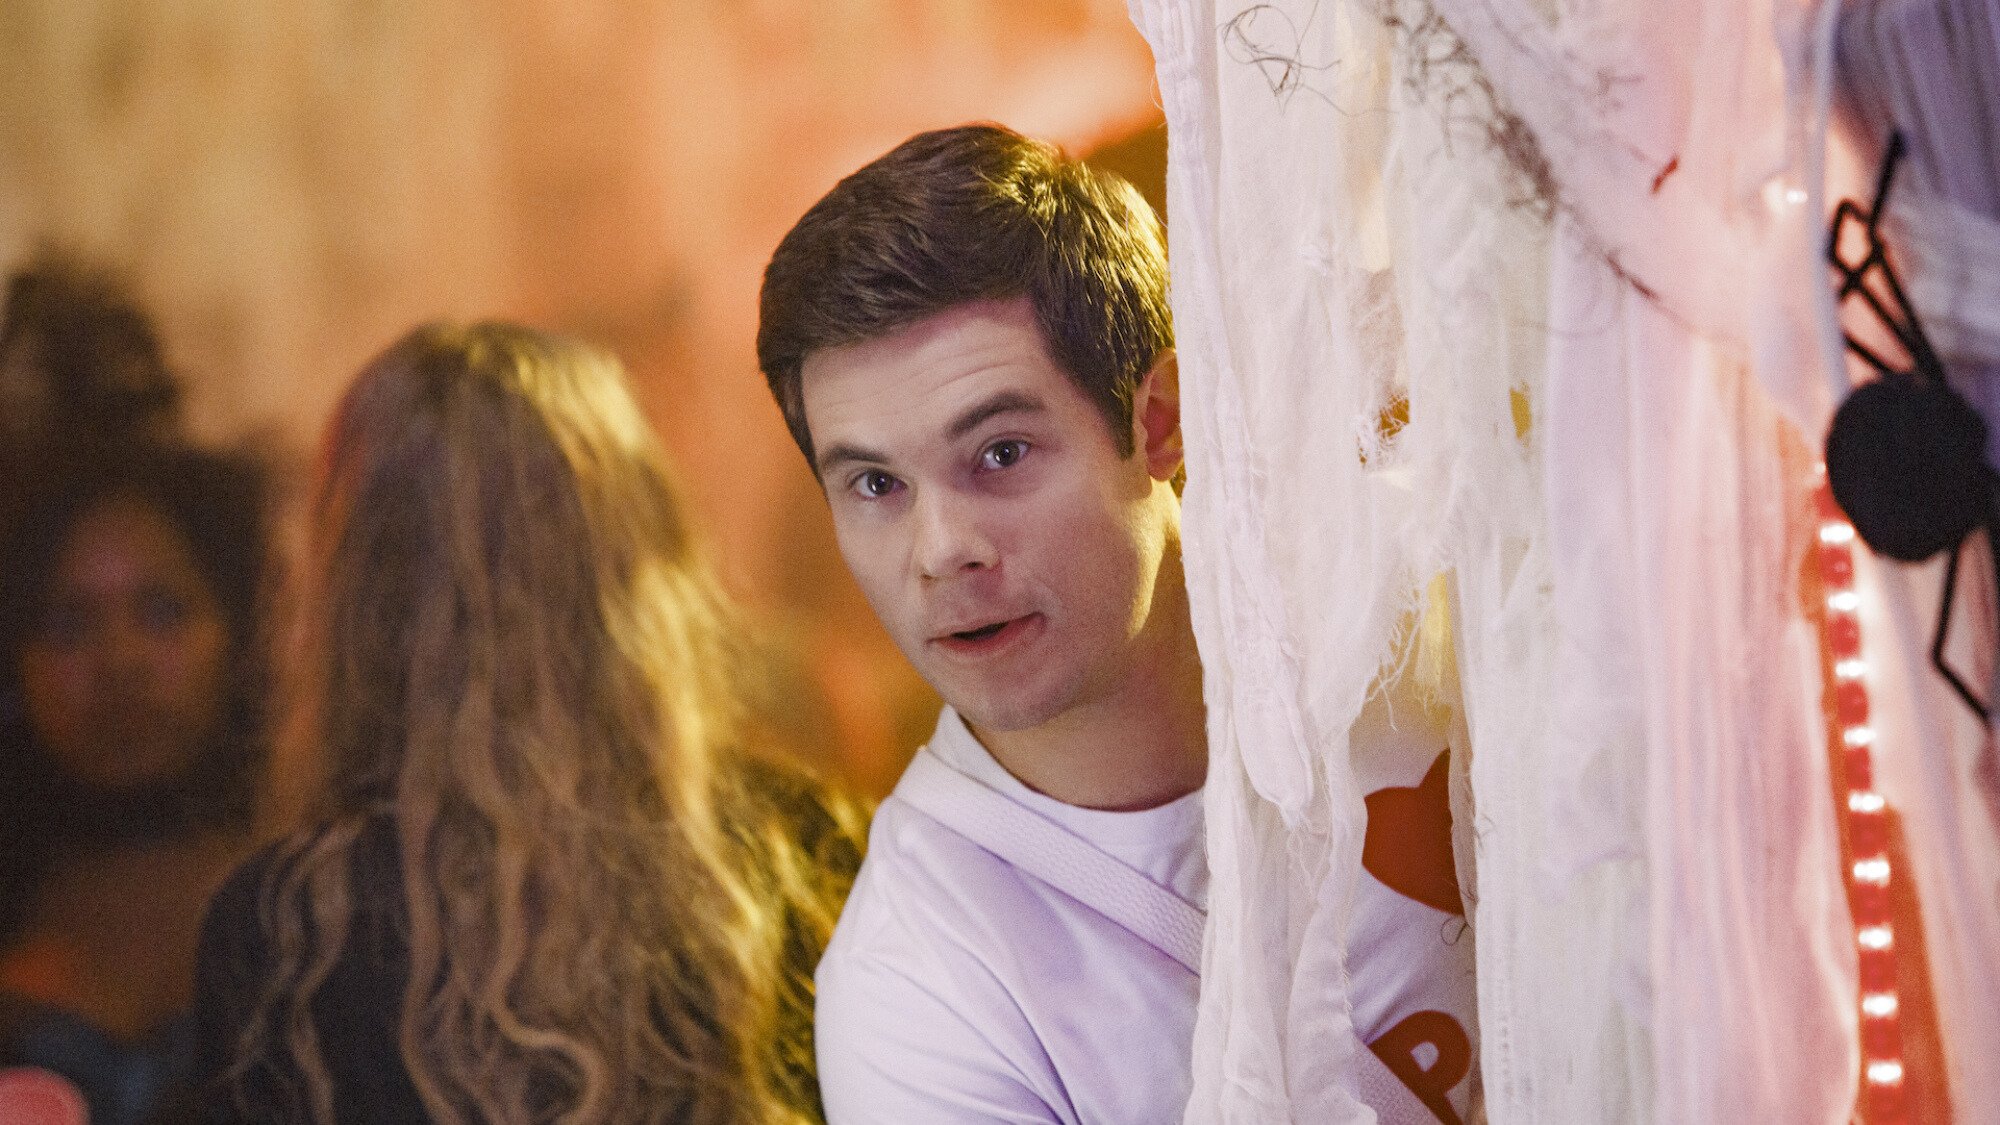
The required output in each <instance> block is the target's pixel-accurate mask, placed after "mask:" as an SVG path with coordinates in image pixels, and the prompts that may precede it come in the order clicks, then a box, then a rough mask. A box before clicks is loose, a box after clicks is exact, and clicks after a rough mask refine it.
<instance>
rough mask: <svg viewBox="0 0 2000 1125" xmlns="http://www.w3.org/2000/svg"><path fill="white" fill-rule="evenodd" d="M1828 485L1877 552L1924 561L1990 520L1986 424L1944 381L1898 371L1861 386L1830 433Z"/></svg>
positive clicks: (1843, 406) (1838, 413)
mask: <svg viewBox="0 0 2000 1125" xmlns="http://www.w3.org/2000/svg"><path fill="white" fill-rule="evenodd" d="M1826 475H1827V483H1828V484H1830V485H1831V486H1832V487H1833V498H1834V499H1835V500H1836V501H1838V502H1839V503H1840V507H1841V510H1842V511H1844V512H1846V513H1847V518H1848V519H1850V520H1852V521H1854V530H1855V531H1856V532H1858V533H1859V534H1860V536H1861V538H1862V540H1863V541H1865V542H1866V543H1867V544H1868V545H1869V546H1870V547H1873V548H1874V549H1875V551H1876V552H1877V553H1878V554H1883V555H1887V556H1888V557H1890V558H1892V559H1901V560H1903V561H1904V562H1922V561H1923V560H1925V559H1927V558H1930V557H1931V556H1932V555H1935V554H1937V553H1938V552H1939V551H1943V550H1947V549H1949V548H1953V547H1956V546H1958V544H1959V543H1961V542H1963V541H1964V539H1965V537H1966V536H1967V535H1969V534H1970V533H1971V532H1972V530H1973V529H1974V528H1975V527H1978V526H1979V525H1980V524H1982V523H1984V522H1985V520H1986V518H1987V513H1988V511H1989V510H1990V507H1991V504H1992V496H1993V483H1992V482H1993V473H1992V470H1990V469H1988V468H1987V466H1986V423H1985V422H1983V421H1981V420H1980V417H1979V412H1978V411H1976V410H1974V409H1973V408H1972V404H1971V403H1968V402H1966V401H1965V399H1964V398H1963V397H1961V396H1960V395H1959V393H1958V392H1957V391H1954V390H1952V389H1951V388H1950V387H1948V386H1945V385H1944V384H1942V383H1937V382H1930V381H1923V380H1919V379H1917V378H1915V377H1912V376H1907V375H1891V376H1888V377H1886V378H1883V379H1879V380H1877V381H1875V382H1873V383H1868V384H1865V385H1863V386H1861V387H1857V388H1856V389H1855V390H1854V393H1852V394H1850V395H1848V396H1847V401H1846V402H1843V403H1841V404H1840V409H1839V410H1838V411H1836V412H1835V413H1834V416H1833V426H1832V428H1830V429H1829V430H1828V431H1827V435H1826Z"/></svg>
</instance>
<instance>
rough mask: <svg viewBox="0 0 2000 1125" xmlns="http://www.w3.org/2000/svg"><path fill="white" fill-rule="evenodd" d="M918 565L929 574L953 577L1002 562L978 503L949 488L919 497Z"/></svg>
mask: <svg viewBox="0 0 2000 1125" xmlns="http://www.w3.org/2000/svg"><path fill="white" fill-rule="evenodd" d="M916 516H917V544H916V558H917V568H918V570H919V572H920V573H922V575H923V576H924V577H925V578H949V577H952V576H953V575H958V574H964V573H966V572H968V571H974V570H985V569H988V568H990V567H992V566H994V565H995V564H996V563H998V562H999V561H1000V560H999V556H998V554H997V552H995V550H994V547H993V540H992V538H991V537H990V536H988V535H987V534H986V530H985V528H984V525H983V523H982V521H981V519H980V518H979V512H978V510H977V507H976V505H974V504H973V503H971V502H970V501H969V500H967V499H966V498H964V497H962V496H958V495H956V494H954V493H952V492H951V491H949V490H946V489H933V490H931V491H930V494H929V495H928V496H923V497H919V498H918V501H917V512H916Z"/></svg>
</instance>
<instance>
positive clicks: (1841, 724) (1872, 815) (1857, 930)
mask: <svg viewBox="0 0 2000 1125" xmlns="http://www.w3.org/2000/svg"><path fill="white" fill-rule="evenodd" d="M1816 501H1817V509H1818V515H1819V543H1818V563H1819V578H1820V583H1821V589H1822V591H1823V592H1824V594H1825V597H1826V612H1825V616H1824V617H1823V618H1822V631H1821V644H1822V645H1823V646H1824V649H1825V653H1826V657H1827V659H1828V661H1829V662H1830V664H1831V666H1832V671H1833V676H1832V683H1831V685H1830V686H1831V689H1832V700H1831V707H1830V708H1829V711H1830V715H1831V718H1832V721H1833V724H1834V726H1833V730H1834V737H1835V738H1836V740H1837V749H1838V752H1839V754H1840V756H1841V761H1842V764H1843V766H1844V767H1845V768H1844V770H1843V775H1844V779H1845V784H1846V789H1847V793H1846V801H1845V809H1844V810H1843V811H1844V813H1845V823H1846V835H1847V840H1848V845H1849V854H1850V855H1851V857H1852V859H1851V862H1852V867H1851V868H1850V870H1849V872H1848V887H1847V895H1848V907H1849V910H1850V912H1851V914H1852V916H1853V919H1854V943H1855V946H1856V952H1857V954H1858V956H1859V962H1860V980H1861V1000H1860V1012H1859V1017H1858V1018H1859V1019H1860V1024H1861V1078H1862V1094H1861V1096H1862V1102H1863V1109H1864V1112H1865V1114H1866V1118H1867V1120H1868V1122H1869V1123H1870V1125H1890V1123H1893V1122H1901V1121H1904V1120H1907V1116H1908V1110H1907V1100H1906V1098H1905V1095H1904V1085H1903V1031H1902V1024H1901V1021H1900V1016H1899V1009H1900V1007H1901V1003H1900V1000H1899V998H1898V996H1897V991H1896V931H1895V926H1894V922H1893V918H1894V907H1893V899H1892V897H1891V889H1892V881H1893V880H1894V879H1895V877H1896V872H1895V870H1894V868H1893V867H1892V866H1891V864H1890V862H1889V837H1890V830H1889V802H1888V800H1887V799H1886V798H1885V797H1883V795H1882V794H1881V792H1880V791H1878V790H1877V789H1876V788H1875V746H1876V736H1875V728H1874V727H1873V726H1872V725H1871V724H1870V721H1869V706H1868V662H1867V660H1866V658H1865V657H1864V655H1863V652H1864V650H1863V647H1862V636H1861V618H1860V609H1861V596H1860V594H1859V593H1858V592H1857V591H1856V589H1855V569H1854V540H1855V534H1854V525H1853V524H1851V523H1849V522H1848V520H1847V517H1846V516H1845V515H1844V514H1843V513H1842V512H1841V510H1840V507H1839V505H1837V504H1836V503H1835V502H1834V499H1833V492H1832V490H1831V489H1829V488H1828V487H1827V485H1826V482H1825V475H1824V472H1822V474H1821V480H1820V483H1819V487H1818V490H1817V493H1816Z"/></svg>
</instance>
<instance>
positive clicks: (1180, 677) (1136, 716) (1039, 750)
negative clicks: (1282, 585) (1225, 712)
mask: <svg viewBox="0 0 2000 1125" xmlns="http://www.w3.org/2000/svg"><path fill="white" fill-rule="evenodd" d="M1159 581H1160V584H1161V587H1162V588H1163V596H1162V598H1161V603H1162V604H1160V605H1157V606H1156V607H1155V610H1154V620H1152V621H1150V622H1149V623H1148V628H1157V629H1160V630H1162V632H1161V634H1160V636H1161V638H1162V642H1163V643H1161V644H1159V645H1157V646H1156V651H1155V653H1154V658H1153V659H1151V660H1148V661H1145V662H1142V663H1141V664H1140V665H1139V666H1137V667H1135V668H1134V669H1132V670H1131V671H1130V672H1129V673H1128V675H1127V678H1126V681H1125V682H1124V683H1122V684H1120V685H1118V688H1117V690H1115V691H1112V692H1110V693H1109V694H1107V695H1106V696H1104V697H1103V698H1100V699H1097V700H1093V701H1090V702H1086V703H1082V704H1079V705H1078V706H1076V707H1072V708H1071V709H1069V710H1068V711H1065V712H1063V713H1062V714H1061V715H1058V716H1056V717H1055V718H1053V719H1051V720H1050V721H1048V722H1046V723H1043V724H1041V725H1040V726H1037V727H1032V728H1029V729H1027V730H1018V731H987V730H981V729H978V728H976V727H971V724H969V723H968V724H967V725H968V727H969V728H970V729H972V733H973V736H974V737H976V738H977V739H979V741H980V743H981V744H982V745H984V746H985V747H986V749H987V751H988V752H989V753H991V754H992V755H993V758H994V760H995V761H998V762H999V763H1000V765H1001V766H1002V767H1003V768H1005V769H1006V770H1007V772H1008V773H1011V774H1013V775H1014V776H1015V777H1016V778H1018V779H1019V780H1020V781H1021V783H1022V784H1024V785H1026V786H1027V787H1028V788H1030V789H1033V790H1035V791H1036V792H1038V793H1042V794H1044V795H1046V796H1049V797H1053V798H1055V799H1056V800H1058V801H1061V802H1063V803H1064V804H1069V805H1077V806H1080V807H1083V808H1090V809H1105V810H1111V811H1119V812H1132V811H1137V810H1140V809H1150V808H1156V807H1158V806H1160V805H1164V804H1166V803H1168V802H1169V801H1173V800H1176V799H1178V798H1180V797H1184V796H1186V795H1187V794H1189V793H1192V792H1194V791H1195V790H1197V789H1199V788H1201V786H1202V783H1203V782H1204V781H1205V780H1206V779H1207V775H1208V734H1207V729H1206V724H1207V711H1206V709H1205V708H1204V707H1203V705H1202V699H1201V661H1200V659H1199V657H1198V656H1197V655H1196V652H1195V645H1194V632H1193V629H1192V628H1191V626H1190V624H1189V621H1188V609H1187V595H1186V592H1185V591H1186V587H1185V586H1184V585H1183V584H1182V578H1181V573H1180V568H1179V567H1178V566H1167V567H1163V568H1162V572H1161V574H1160V578H1159Z"/></svg>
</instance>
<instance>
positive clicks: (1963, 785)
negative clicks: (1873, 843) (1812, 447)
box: [1837, 0, 2000, 1121]
mask: <svg viewBox="0 0 2000 1125" xmlns="http://www.w3.org/2000/svg"><path fill="white" fill-rule="evenodd" d="M1838 35H1839V37H1838V51H1837V59H1838V78H1839V82H1838V86H1839V92H1840V95H1841V102H1842V104H1843V108H1844V109H1845V110H1846V113H1845V115H1844V117H1845V123H1846V124H1847V126H1848V131H1847V135H1848V136H1849V137H1851V139H1852V141H1853V142H1854V145H1855V147H1856V149H1857V150H1858V153H1857V154H1858V155H1859V157H1860V168H1861V170H1863V171H1865V172H1870V173H1872V171H1873V169H1874V167H1875V165H1876V164H1877V163H1878V162H1879V161H1880V160H1881V159H1882V154H1883V149H1884V148H1885V147H1886V145H1887V143H1888V137H1889V134H1890V132H1891V131H1892V130H1900V131H1901V132H1902V133H1903V135H1904V139H1905V140H1906V142H1907V144H1908V157H1907V159H1906V160H1905V161H1904V162H1903V165H1902V167H1901V168H1900V169H1899V170H1898V172H1897V174H1896V184H1895V188H1894V190H1893V192H1892V193H1891V204H1890V208H1889V214H1888V216H1887V226H1888V233H1889V240H1890V253H1891V261H1892V262H1893V264H1894V266H1895V268H1896V271H1897V273H1898V274H1899V275H1900V277H1901V279H1902V281H1903V283H1904V285H1905V287H1906V289H1907V290H1908V292H1909V296H1910V300H1911V302H1912V303H1913V304H1914V305H1915V307H1916V311H1917V313H1918V315H1919V317H1920V318H1921V319H1922V322H1923V325H1924V328H1925V331H1926V332H1927V334H1928V335H1929V336H1930V338H1931V340H1932V342H1933V343H1934V344H1935V345H1936V347H1937V350H1938V352H1939V353H1940V354H1941V356H1942V357H1943V359H1944V362H1945V364H1946V367H1947V371H1948V373H1949V375H1950V378H1951V381H1952V384H1953V386H1955V387H1956V388H1957V389H1958V390H1959V391H1961V392H1962V393H1963V394H1964V395H1965V396H1966V397H1967V398H1968V399H1970V400H1971V401H1972V402H1973V404H1974V405H1976V406H1977V407H1978V408H1979V411H1980V413H1981V414H1982V415H1984V416H1985V418H1986V424H1987V428H1988V436H1989V442H1988V446H1987V449H1988V460H1989V462H1991V463H1992V464H1994V465H1996V466H2000V0H1851V2H1850V3H1848V4H1846V5H1845V6H1844V7H1843V9H1842V12H1841V16H1840V26H1839V33H1838ZM1868 190H1869V188H1868V187H1867V186H1866V185H1861V186H1860V191H1861V193H1863V194H1864V195H1865V193H1866V192H1867V191H1868ZM1863 202H1864V203H1865V202H1866V200H1865V199H1864V200H1863ZM1872 569H1873V570H1874V572H1875V574H1876V576H1877V586H1878V588H1879V590H1880V591H1881V594H1882V597H1881V598H1880V599H1878V600H1874V601H1871V602H1870V603H1867V605H1866V610H1867V612H1868V614H1869V617H1868V619H1867V620H1865V621H1864V630H1865V635H1866V636H1867V637H1868V638H1869V639H1870V641H1871V645H1870V647H1871V651H1870V652H1869V654H1868V656H1869V664H1870V667H1871V668H1873V669H1875V670H1876V672H1875V674H1876V679H1877V682H1876V683H1875V684H1873V685H1871V691H1872V695H1873V696H1874V699H1875V702H1876V703H1877V706H1876V708H1875V710H1876V713H1877V717H1876V719H1875V728H1876V733H1877V736H1878V738H1879V739H1880V742H1881V745H1883V746H1884V747H1886V748H1888V749H1887V752H1886V753H1879V754H1877V755H1876V758H1877V766H1876V773H1877V775H1878V779H1879V780H1878V782H1877V785H1878V787H1879V788H1880V789H1881V790H1882V791H1883V793H1884V794H1885V796H1887V797H1888V798H1889V800H1890V802H1891V803H1892V805H1893V806H1894V807H1895V808H1897V809H1899V810H1900V811H1901V813H1902V823H1903V828H1904V832H1905V835H1906V838H1907V842H1908V847H1909V851H1910V854H1911V857H1912V862H1911V865H1910V866H1911V872H1910V874H1911V876H1912V877H1913V879H1914V880H1915V884H1916V887H1917V890H1918V902H1919V905H1920V907H1921V909H1922V920H1923V933H1924V939H1925V950H1926V952H1927V953H1928V960H1929V968H1930V975H1931V980H1932V993H1933V994H1934V995H1935V997H1936V1003H1937V1010H1938V1022H1939V1025H1940V1028H1941V1030H1942V1032H1943V1034H1944V1038H1945V1054H1946V1063H1947V1069H1946V1076H1947V1078H1948V1080H1949V1085H1950V1094H1951V1102H1952V1105H1953V1106H1954V1107H1956V1108H1957V1110H1958V1114H1959V1119H1960V1120H1966V1121H1971V1120H1978V1119H1980V1118H1981V1117H1982V1116H1990V1115H1991V1113H1992V1110H1991V1109H1990V1108H1988V1107H1992V1106H1996V1105H2000V749H1996V746H1995V739H1994V735H1993V730H1992V728H1991V727H1990V726H1989V725H1988V724H1987V723H1984V722H1981V721H1980V720H1979V719H1978V717H1977V716H1975V715H1974V714H1973V713H1972V711H1971V710H1970V709H1968V708H1966V707H1965V706H1964V705H1963V704H1961V703H1960V702H1959V699H1958V697H1957V696H1956V695H1955V694H1954V693H1953V692H1952V691H1951V689H1950V688H1949V687H1948V686H1947V685H1946V683H1945V681H1944V679H1943V678H1942V677H1941V676H1939V675H1938V674H1937V673H1936V672H1935V671H1934V670H1932V668H1931V664H1930V647H1931V641H1932V637H1933V633H1934V630H1935V629H1936V625H1937V612H1938V601H1939V597H1940V594H1941V592H1942V591H1941V586H1942V571H1943V560H1942V559H1938V560H1933V561H1932V562H1930V563H1928V564H1925V565H1923V566H1904V565H1900V564H1895V563H1880V564H1877V565H1875V566H1874V567H1873V568H1872ZM1996 624H2000V613H1997V612H1996V609H1995V599H1994V593H1993V565H1992V559H1991V555H1990V554H1989V553H1988V552H1987V550H1986V549H1985V545H1984V544H1983V543H1980V542H1979V541H1978V537H1976V536H1975V539H1974V543H1973V544H1972V545H1971V546H1968V547H1967V548H1966V551H1965V555H1964V559H1963V562H1962V564H1961V570H1960V573H1959V590H1958V598H1957V601H1956V605H1955V609H1954V611H1953V614H1952V621H1951V644H1950V646H1949V648H1948V650H1947V658H1948V660H1949V661H1950V663H1951V665H1952V666H1953V667H1954V668H1956V669H1957V670H1958V672H1959V673H1960V674H1961V675H1963V676H1964V677H1965V678H1966V679H1967V680H1968V681H1969V682H1970V683H1971V684H1973V685H1974V687H1975V689H1976V690H1977V691H1978V692H1979V694H1980V695H1981V696H1983V697H1984V698H1986V699H1987V700H1989V701H1990V700H1992V699H1994V698H1995V697H1996V696H1995V691H1994V689H1995V687H1996V686H2000V677H1996V675H1995V669H1996V661H1995V655H1994V654H1995V648H1996V646H2000V631H1997V630H1996ZM1878 639H1879V640H1878Z"/></svg>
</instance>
